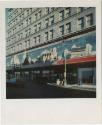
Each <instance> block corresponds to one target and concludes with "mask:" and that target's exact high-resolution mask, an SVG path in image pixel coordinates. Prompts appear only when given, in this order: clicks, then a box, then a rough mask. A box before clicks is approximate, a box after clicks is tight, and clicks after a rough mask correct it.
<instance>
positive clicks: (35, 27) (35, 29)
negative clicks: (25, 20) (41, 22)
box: [34, 25, 37, 33]
mask: <svg viewBox="0 0 102 125" xmlns="http://www.w3.org/2000/svg"><path fill="white" fill-rule="evenodd" d="M36 32H37V25H35V26H34V33H36Z"/></svg>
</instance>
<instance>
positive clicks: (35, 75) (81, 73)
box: [7, 62, 96, 85]
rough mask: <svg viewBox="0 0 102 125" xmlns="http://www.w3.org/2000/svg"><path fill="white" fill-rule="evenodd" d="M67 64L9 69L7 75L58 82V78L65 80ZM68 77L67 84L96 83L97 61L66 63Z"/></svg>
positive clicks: (28, 79) (30, 79)
mask: <svg viewBox="0 0 102 125" xmlns="http://www.w3.org/2000/svg"><path fill="white" fill-rule="evenodd" d="M64 68H65V65H55V66H49V67H40V68H33V67H32V68H28V69H22V68H20V69H13V70H9V71H7V77H9V78H10V77H11V76H12V74H13V75H14V76H15V77H16V79H17V80H18V81H34V83H35V82H36V83H38V84H39V83H42V84H46V83H51V84H56V82H57V80H58V79H59V80H60V81H63V82H64V80H65V78H64V72H65V71H64ZM66 79H67V84H70V85H73V84H78V85H82V84H86V85H95V84H96V62H83V63H76V64H67V65H66ZM63 85H64V84H63Z"/></svg>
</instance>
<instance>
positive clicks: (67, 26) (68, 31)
mask: <svg viewBox="0 0 102 125" xmlns="http://www.w3.org/2000/svg"><path fill="white" fill-rule="evenodd" d="M70 32H71V22H69V23H67V24H66V33H70Z"/></svg>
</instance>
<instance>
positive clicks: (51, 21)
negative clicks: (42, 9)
mask: <svg viewBox="0 0 102 125" xmlns="http://www.w3.org/2000/svg"><path fill="white" fill-rule="evenodd" d="M53 24H54V16H51V17H50V25H53Z"/></svg>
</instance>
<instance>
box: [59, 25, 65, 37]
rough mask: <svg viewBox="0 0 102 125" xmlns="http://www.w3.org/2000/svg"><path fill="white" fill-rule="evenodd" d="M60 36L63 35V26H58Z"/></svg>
mask: <svg viewBox="0 0 102 125" xmlns="http://www.w3.org/2000/svg"><path fill="white" fill-rule="evenodd" d="M59 28H60V34H61V35H63V34H64V25H62V26H60V27H59Z"/></svg>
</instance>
